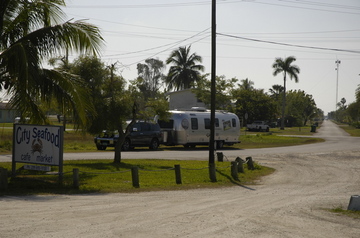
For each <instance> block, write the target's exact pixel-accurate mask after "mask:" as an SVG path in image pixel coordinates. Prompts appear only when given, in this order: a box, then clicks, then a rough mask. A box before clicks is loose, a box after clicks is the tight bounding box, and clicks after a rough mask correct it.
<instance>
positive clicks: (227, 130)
mask: <svg viewBox="0 0 360 238" xmlns="http://www.w3.org/2000/svg"><path fill="white" fill-rule="evenodd" d="M169 112H170V114H171V116H170V118H169V120H166V121H164V120H157V122H158V124H159V125H160V128H161V131H162V133H163V144H165V145H184V147H195V146H196V145H208V144H209V141H210V111H209V110H204V109H197V108H196V109H192V110H184V111H177V110H173V111H169ZM239 137H240V121H239V118H238V117H237V116H236V115H235V114H234V113H229V112H221V111H217V112H215V141H216V147H217V148H218V149H220V148H222V147H223V146H224V145H233V144H235V143H240V141H239Z"/></svg>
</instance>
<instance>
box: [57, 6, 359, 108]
mask: <svg viewBox="0 0 360 238" xmlns="http://www.w3.org/2000/svg"><path fill="white" fill-rule="evenodd" d="M66 3H67V8H65V9H64V11H65V12H66V14H67V17H68V19H74V20H80V19H87V21H88V22H90V23H92V24H95V25H97V26H99V27H100V29H101V32H102V35H103V37H104V39H105V41H106V46H105V47H104V49H103V52H102V55H101V58H102V60H103V61H104V62H106V63H107V64H112V63H115V62H118V65H119V66H120V65H121V66H122V67H120V68H119V73H120V71H121V73H122V75H123V77H124V78H125V79H128V80H132V79H134V78H136V77H137V70H136V64H137V63H144V61H145V59H147V58H158V59H160V60H162V61H165V60H166V59H167V57H168V56H169V54H170V52H171V51H172V50H174V49H177V48H178V47H179V46H185V45H186V46H189V45H191V49H192V52H196V53H197V54H198V55H200V56H202V57H203V65H204V66H205V72H206V73H210V72H211V67H210V62H211V0H193V1H191V0H153V1H149V0H132V1H125V0H102V1H99V0H96V1H95V0H72V1H66ZM217 33H218V34H219V35H218V36H217V68H216V72H217V73H216V74H217V75H219V76H220V75H225V76H226V78H229V79H230V78H233V77H236V78H238V79H239V80H241V79H245V78H248V79H249V80H251V81H253V82H254V83H255V85H254V86H255V88H263V89H265V91H266V92H267V91H268V89H269V88H270V87H271V86H272V85H274V84H282V83H283V78H282V76H280V75H279V76H277V77H274V76H273V75H272V72H273V70H272V67H271V66H272V63H273V62H274V60H275V58H276V57H282V58H284V57H287V56H295V57H296V58H297V61H296V62H295V64H296V65H298V66H299V67H300V69H301V72H300V75H299V83H295V82H294V81H290V80H289V81H288V82H287V88H288V89H289V90H290V89H300V90H304V91H305V92H306V93H308V94H311V95H313V97H314V99H315V102H316V104H317V106H318V107H319V108H321V109H322V110H324V112H325V113H327V112H329V111H333V110H335V105H336V103H335V99H336V81H337V71H336V70H335V68H336V64H335V61H336V60H337V59H338V60H340V61H341V64H340V65H339V71H338V73H339V77H338V85H339V86H338V101H340V99H341V98H343V97H344V98H345V99H346V100H347V103H351V102H353V101H355V89H356V87H357V86H358V85H359V84H360V75H359V74H360V0H315V1H313V0H312V1H310V0H308V1H306V0H248V1H241V0H222V1H221V0H217ZM225 35H226V36H225ZM260 41H267V42H275V43H281V44H288V45H291V46H285V45H279V44H270V43H265V42H260ZM295 45H297V46H304V47H310V48H304V47H296V46H295ZM311 47H316V48H326V49H327V48H331V49H339V50H346V51H357V52H354V53H353V52H344V51H334V50H323V49H314V48H311ZM168 69H169V67H167V68H166V70H165V72H164V73H167V71H168Z"/></svg>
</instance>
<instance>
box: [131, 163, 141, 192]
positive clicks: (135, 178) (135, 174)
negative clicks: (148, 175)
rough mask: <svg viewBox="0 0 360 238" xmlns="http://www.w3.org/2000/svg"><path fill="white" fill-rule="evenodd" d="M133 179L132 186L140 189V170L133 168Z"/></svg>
mask: <svg viewBox="0 0 360 238" xmlns="http://www.w3.org/2000/svg"><path fill="white" fill-rule="evenodd" d="M131 177H132V184H133V187H134V188H140V183H139V168H138V167H132V168H131Z"/></svg>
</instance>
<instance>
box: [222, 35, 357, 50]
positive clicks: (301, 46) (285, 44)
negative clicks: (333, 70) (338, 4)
mask: <svg viewBox="0 0 360 238" xmlns="http://www.w3.org/2000/svg"><path fill="white" fill-rule="evenodd" d="M217 35H221V36H226V37H231V38H236V39H241V40H247V41H255V42H261V43H268V44H274V45H282V46H290V47H298V48H305V49H315V50H330V51H337V52H347V53H356V54H360V51H356V50H345V49H335V48H323V47H315V46H304V45H295V44H287V43H280V42H274V41H265V40H258V39H252V38H246V37H241V36H234V35H227V34H222V33H217Z"/></svg>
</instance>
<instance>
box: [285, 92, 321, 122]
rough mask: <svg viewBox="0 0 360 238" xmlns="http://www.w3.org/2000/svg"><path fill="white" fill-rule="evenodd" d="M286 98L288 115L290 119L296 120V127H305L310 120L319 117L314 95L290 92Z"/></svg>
mask: <svg viewBox="0 0 360 238" xmlns="http://www.w3.org/2000/svg"><path fill="white" fill-rule="evenodd" d="M286 97H287V106H286V112H287V113H286V114H287V115H288V117H291V118H294V120H295V126H301V125H304V126H305V125H306V124H307V122H308V121H309V120H312V119H314V118H315V117H316V116H317V115H318V114H317V113H318V108H317V107H316V103H315V101H314V99H313V97H312V95H309V94H306V93H305V92H304V91H302V90H290V91H289V92H287V95H286Z"/></svg>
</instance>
